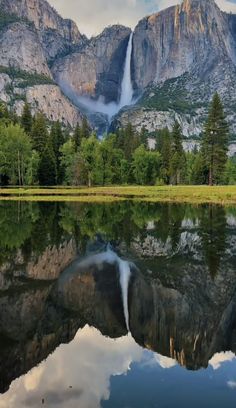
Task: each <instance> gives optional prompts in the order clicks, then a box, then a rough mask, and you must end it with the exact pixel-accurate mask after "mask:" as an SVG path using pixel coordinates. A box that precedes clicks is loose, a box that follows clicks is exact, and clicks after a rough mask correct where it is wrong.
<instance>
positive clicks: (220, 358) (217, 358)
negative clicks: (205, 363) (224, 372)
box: [209, 351, 236, 370]
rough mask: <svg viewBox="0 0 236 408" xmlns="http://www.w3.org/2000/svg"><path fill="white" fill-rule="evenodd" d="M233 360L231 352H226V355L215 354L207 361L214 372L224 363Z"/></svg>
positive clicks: (233, 356)
mask: <svg viewBox="0 0 236 408" xmlns="http://www.w3.org/2000/svg"><path fill="white" fill-rule="evenodd" d="M235 358H236V357H235V354H234V353H232V352H231V351H227V352H226V353H216V354H215V355H214V356H213V357H212V359H211V360H210V361H209V364H210V365H211V366H212V367H213V369H214V370H218V368H220V366H221V365H222V364H223V363H225V362H226V361H232V360H234V359H235Z"/></svg>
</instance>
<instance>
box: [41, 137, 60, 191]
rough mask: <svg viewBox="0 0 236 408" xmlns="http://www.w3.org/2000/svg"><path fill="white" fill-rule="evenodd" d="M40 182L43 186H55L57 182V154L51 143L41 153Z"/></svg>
mask: <svg viewBox="0 0 236 408" xmlns="http://www.w3.org/2000/svg"><path fill="white" fill-rule="evenodd" d="M38 179H39V184H40V185H42V186H53V185H55V184H56V182H57V168H56V160H55V155H54V152H53V149H52V146H51V145H50V143H48V144H47V145H46V147H45V149H44V150H43V152H42V153H41V157H40V161H39V169H38Z"/></svg>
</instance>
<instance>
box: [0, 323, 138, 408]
mask: <svg viewBox="0 0 236 408" xmlns="http://www.w3.org/2000/svg"><path fill="white" fill-rule="evenodd" d="M142 355H143V350H142V348H141V347H140V346H138V345H137V344H136V343H135V341H134V339H133V338H132V337H131V335H128V336H126V337H122V338H119V339H116V340H114V339H110V338H108V337H104V336H102V334H101V333H100V332H99V331H98V330H96V329H94V328H91V327H89V326H85V327H84V328H83V329H82V330H79V331H78V333H77V335H76V337H75V339H74V340H73V341H72V342H71V343H70V344H66V345H61V346H60V347H58V348H57V350H56V351H55V352H54V353H53V354H52V355H50V356H49V357H48V358H47V360H46V361H45V362H42V363H41V364H40V365H39V366H38V367H35V368H33V369H32V370H31V371H30V372H29V373H28V374H26V375H25V376H22V377H21V378H19V379H17V380H15V381H14V382H13V383H12V384H11V387H10V389H9V391H8V392H7V393H6V394H4V395H3V396H2V397H1V399H0V408H15V407H17V408H27V407H31V408H33V407H39V406H41V405H42V399H44V401H45V406H47V407H50V408H63V407H65V406H66V407H67V408H74V407H75V406H76V407H80V408H90V407H93V408H100V406H101V400H107V399H109V396H110V379H111V377H112V376H118V375H122V374H125V373H127V371H128V370H129V369H130V365H131V363H132V362H139V361H141V359H142Z"/></svg>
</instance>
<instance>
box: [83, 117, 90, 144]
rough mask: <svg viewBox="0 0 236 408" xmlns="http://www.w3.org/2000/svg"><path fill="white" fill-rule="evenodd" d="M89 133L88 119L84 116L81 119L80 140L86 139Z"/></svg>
mask: <svg viewBox="0 0 236 408" xmlns="http://www.w3.org/2000/svg"><path fill="white" fill-rule="evenodd" d="M90 134H91V129H90V126H89V124H88V120H87V118H86V117H84V118H83V120H82V126H81V140H82V139H88V138H89V137H90Z"/></svg>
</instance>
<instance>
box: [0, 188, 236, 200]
mask: <svg viewBox="0 0 236 408" xmlns="http://www.w3.org/2000/svg"><path fill="white" fill-rule="evenodd" d="M0 200H13V201H77V202H113V201H121V200H139V201H148V202H179V203H181V202H183V203H219V204H236V186H217V187H208V186H163V187H162V186H161V187H159V186H158V187H139V186H126V187H120V186H111V187H94V188H90V189H88V188H63V187H61V188H58V187H55V188H48V189H47V188H42V189H40V188H12V189H11V188H9V189H8V188H7V189H4V188H2V189H1V188H0Z"/></svg>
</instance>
